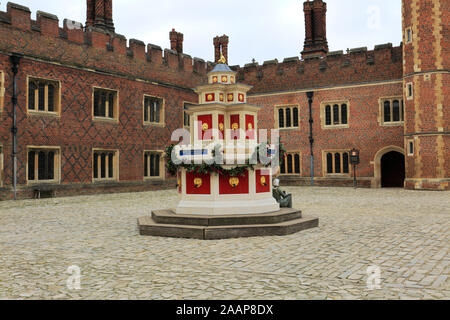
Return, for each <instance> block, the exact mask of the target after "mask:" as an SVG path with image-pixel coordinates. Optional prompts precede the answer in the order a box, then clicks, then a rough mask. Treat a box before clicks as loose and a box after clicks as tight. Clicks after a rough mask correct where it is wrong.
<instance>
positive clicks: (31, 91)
mask: <svg viewBox="0 0 450 320" xmlns="http://www.w3.org/2000/svg"><path fill="white" fill-rule="evenodd" d="M36 90H37V86H36V83H34V82H30V84H29V85H28V110H34V109H35V103H36V102H35V101H36V94H35V93H36Z"/></svg>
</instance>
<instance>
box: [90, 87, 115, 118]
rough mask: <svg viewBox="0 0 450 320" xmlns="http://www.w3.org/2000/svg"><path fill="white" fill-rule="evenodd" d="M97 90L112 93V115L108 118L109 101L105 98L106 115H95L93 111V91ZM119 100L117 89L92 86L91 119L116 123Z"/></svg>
mask: <svg viewBox="0 0 450 320" xmlns="http://www.w3.org/2000/svg"><path fill="white" fill-rule="evenodd" d="M96 90H97V91H105V92H107V93H114V109H113V112H114V117H113V118H110V117H109V116H108V114H109V108H108V106H109V101H108V99H107V101H106V103H107V105H106V106H105V113H106V116H105V117H102V116H96V115H95V113H94V109H95V92H96ZM119 101H120V95H119V90H116V89H111V88H104V87H99V86H93V87H92V119H93V120H94V121H102V122H114V123H118V122H119Z"/></svg>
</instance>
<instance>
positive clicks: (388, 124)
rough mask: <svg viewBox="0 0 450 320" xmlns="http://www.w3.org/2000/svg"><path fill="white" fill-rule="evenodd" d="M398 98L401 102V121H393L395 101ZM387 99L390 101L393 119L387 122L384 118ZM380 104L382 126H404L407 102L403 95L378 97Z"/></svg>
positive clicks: (379, 119) (379, 118) (379, 120)
mask: <svg viewBox="0 0 450 320" xmlns="http://www.w3.org/2000/svg"><path fill="white" fill-rule="evenodd" d="M395 100H398V101H399V103H400V121H393V120H392V119H394V118H393V116H394V101H395ZM386 101H389V102H390V110H391V121H388V122H386V121H385V120H384V116H385V114H384V103H385V102H386ZM378 104H379V113H378V114H379V117H378V122H379V123H380V125H381V126H385V127H393V126H403V125H404V124H405V102H404V101H403V97H402V96H390V97H380V98H379V99H378Z"/></svg>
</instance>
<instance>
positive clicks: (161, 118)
mask: <svg viewBox="0 0 450 320" xmlns="http://www.w3.org/2000/svg"><path fill="white" fill-rule="evenodd" d="M146 98H153V99H158V100H161V108H160V110H159V122H155V121H150V120H147V121H146V120H145V100H146ZM148 112H149V113H148V119H150V109H149V110H148ZM142 121H143V123H144V126H156V127H163V128H164V127H165V126H166V99H164V98H163V97H160V96H155V95H151V94H144V97H143V98H142Z"/></svg>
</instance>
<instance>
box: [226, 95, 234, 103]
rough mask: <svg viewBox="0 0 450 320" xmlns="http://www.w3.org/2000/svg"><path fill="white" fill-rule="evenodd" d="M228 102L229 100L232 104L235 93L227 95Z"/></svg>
mask: <svg viewBox="0 0 450 320" xmlns="http://www.w3.org/2000/svg"><path fill="white" fill-rule="evenodd" d="M227 100H228V102H232V101H233V100H234V94H233V93H229V94H228V95H227Z"/></svg>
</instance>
